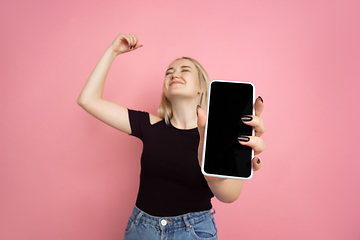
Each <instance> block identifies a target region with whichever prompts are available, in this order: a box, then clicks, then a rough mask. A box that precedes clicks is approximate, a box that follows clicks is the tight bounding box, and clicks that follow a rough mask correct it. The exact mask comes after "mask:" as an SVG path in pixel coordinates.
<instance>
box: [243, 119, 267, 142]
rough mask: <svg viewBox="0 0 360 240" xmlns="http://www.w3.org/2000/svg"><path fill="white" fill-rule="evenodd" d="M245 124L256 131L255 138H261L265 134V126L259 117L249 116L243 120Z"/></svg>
mask: <svg viewBox="0 0 360 240" xmlns="http://www.w3.org/2000/svg"><path fill="white" fill-rule="evenodd" d="M241 120H242V121H243V123H244V124H246V125H249V126H252V127H253V128H254V131H255V136H257V137H260V136H261V135H263V134H264V132H265V130H266V129H265V124H264V122H263V120H262V119H261V118H260V117H258V116H252V115H247V116H243V117H242V118H241Z"/></svg>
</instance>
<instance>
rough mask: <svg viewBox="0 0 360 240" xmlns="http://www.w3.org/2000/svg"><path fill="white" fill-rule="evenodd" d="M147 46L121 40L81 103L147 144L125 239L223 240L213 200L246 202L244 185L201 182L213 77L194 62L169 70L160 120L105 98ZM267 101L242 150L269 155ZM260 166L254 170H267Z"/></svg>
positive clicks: (248, 120) (250, 120)
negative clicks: (134, 54)
mask: <svg viewBox="0 0 360 240" xmlns="http://www.w3.org/2000/svg"><path fill="white" fill-rule="evenodd" d="M140 47H142V45H139V44H138V39H137V37H136V36H135V35H124V34H120V35H119V36H118V37H117V38H116V39H115V40H114V42H113V43H112V44H111V45H110V46H109V47H108V49H107V50H106V51H105V53H104V55H103V56H102V57H101V59H100V61H99V62H98V64H97V65H96V67H95V69H94V70H93V72H92V73H91V75H90V77H89V79H88V80H87V82H86V84H85V86H84V88H83V89H82V91H81V93H80V96H79V98H78V100H77V102H78V104H79V105H80V106H81V107H83V108H84V109H85V110H86V111H87V112H89V113H90V114H91V115H93V116H95V117H96V118H98V119H100V120H101V121H103V122H105V123H107V124H109V125H110V126H112V127H114V128H116V129H118V130H120V131H122V132H125V133H127V134H130V135H132V136H135V137H138V138H140V139H141V140H142V141H143V153H142V156H141V174H140V186H139V192H138V197H137V200H136V205H135V207H134V209H133V214H132V215H131V217H130V218H129V223H128V225H127V227H126V230H125V239H128V240H132V239H137V240H139V239H147V240H151V239H173V240H176V239H179V240H180V239H181V240H184V239H217V229H216V227H215V222H214V218H213V214H214V212H213V211H212V205H211V198H212V197H213V196H215V197H216V198H218V199H219V200H220V201H222V202H225V203H231V202H234V201H235V200H236V199H237V198H238V197H239V195H240V192H241V189H242V184H243V183H242V181H241V180H234V179H221V178H215V177H207V176H204V175H202V173H201V170H200V166H201V161H202V154H201V153H202V146H203V140H204V129H205V123H206V112H205V110H204V109H206V103H207V95H208V92H207V91H208V85H209V81H210V80H209V77H208V75H207V73H206V71H205V70H204V69H203V67H202V66H201V65H200V64H199V63H198V62H197V61H196V60H194V59H191V58H185V57H184V58H179V59H176V60H175V61H173V62H172V63H171V64H170V65H169V67H168V68H167V70H166V73H165V80H164V86H163V94H162V100H161V104H160V108H159V116H155V115H152V114H149V113H147V112H141V111H135V110H131V109H127V108H126V107H123V106H121V105H118V104H115V103H112V102H108V101H106V100H104V99H102V92H103V88H104V83H105V78H106V75H107V73H108V71H109V69H110V66H111V64H112V62H113V60H114V58H115V57H116V56H117V55H119V54H122V53H125V52H131V51H134V50H137V49H138V48H140ZM262 110H263V100H262V98H261V97H258V98H257V99H256V102H255V116H246V117H245V118H243V121H244V123H245V124H248V125H250V126H252V127H253V128H254V130H255V136H249V137H248V141H241V142H240V143H241V144H243V145H247V146H250V147H251V148H253V149H254V151H255V155H257V154H259V153H261V152H262V151H263V150H264V148H265V143H264V141H263V140H262V139H261V138H260V136H261V135H262V134H263V133H264V131H265V126H264V124H263V122H262V120H261V119H260V117H259V116H260V114H261V112H262ZM261 165H262V162H261V161H260V159H259V158H258V157H254V159H253V168H254V171H256V170H259V169H260V168H261Z"/></svg>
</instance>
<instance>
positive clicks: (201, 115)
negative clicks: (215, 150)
mask: <svg viewBox="0 0 360 240" xmlns="http://www.w3.org/2000/svg"><path fill="white" fill-rule="evenodd" d="M197 115H198V120H197V124H198V131H199V136H200V141H199V147H198V160H199V165H200V167H201V164H202V155H203V147H204V133H205V124H206V119H207V114H206V111H205V110H204V109H202V108H201V107H200V106H198V108H197Z"/></svg>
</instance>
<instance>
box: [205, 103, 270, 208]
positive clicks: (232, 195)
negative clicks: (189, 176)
mask: <svg viewBox="0 0 360 240" xmlns="http://www.w3.org/2000/svg"><path fill="white" fill-rule="evenodd" d="M263 108H264V105H263V101H262V99H261V98H260V97H259V98H257V99H256V102H255V116H251V118H252V120H250V121H244V123H245V124H247V125H250V126H252V127H253V128H254V130H255V136H250V137H249V141H247V142H243V141H239V143H240V144H243V145H246V146H249V147H251V148H252V149H253V150H254V154H255V155H258V154H260V153H261V152H262V151H264V149H265V142H264V141H263V140H262V139H261V138H260V136H261V135H262V134H263V133H264V132H265V125H264V123H263V122H262V120H261V118H260V115H261V112H262V110H263ZM206 117H207V116H206V111H205V110H204V109H202V108H199V109H198V129H199V134H200V142H199V148H198V159H199V164H200V166H201V163H202V153H203V146H204V132H205V124H206ZM252 163H253V170H254V171H257V170H259V169H260V168H261V166H262V162H261V161H260V159H259V158H258V157H254V158H253V159H252ZM204 177H205V179H206V181H207V183H208V185H209V188H210V189H211V191H212V192H213V194H214V195H215V197H216V198H217V199H219V201H221V202H225V203H231V202H234V201H235V200H236V199H238V198H239V196H240V193H241V190H242V186H243V181H242V180H237V179H230V178H226V179H225V178H217V177H208V176H204Z"/></svg>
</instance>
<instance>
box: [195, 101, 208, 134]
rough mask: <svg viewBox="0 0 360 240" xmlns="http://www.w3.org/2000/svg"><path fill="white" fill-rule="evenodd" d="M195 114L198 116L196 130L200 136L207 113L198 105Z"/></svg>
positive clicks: (203, 130) (202, 132) (203, 129)
mask: <svg viewBox="0 0 360 240" xmlns="http://www.w3.org/2000/svg"><path fill="white" fill-rule="evenodd" d="M197 116H198V130H199V133H200V137H203V136H201V135H204V132H205V124H206V119H207V113H206V111H205V110H204V109H202V108H201V107H199V108H198V109H197Z"/></svg>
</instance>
